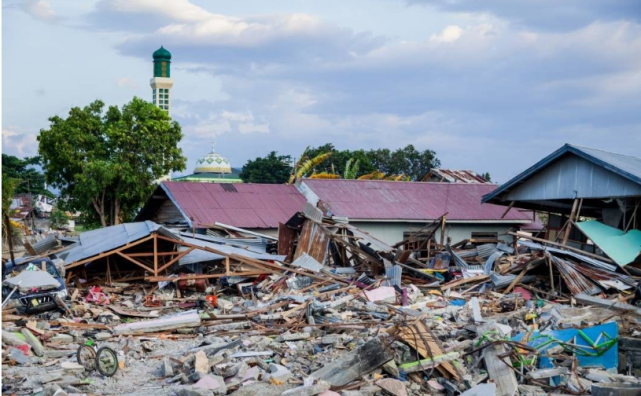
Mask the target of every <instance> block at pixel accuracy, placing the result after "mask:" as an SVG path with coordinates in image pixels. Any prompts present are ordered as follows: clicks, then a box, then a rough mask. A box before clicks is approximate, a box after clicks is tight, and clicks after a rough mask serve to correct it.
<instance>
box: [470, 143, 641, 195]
mask: <svg viewBox="0 0 641 396" xmlns="http://www.w3.org/2000/svg"><path fill="white" fill-rule="evenodd" d="M566 154H574V155H576V156H578V157H580V158H583V159H585V160H587V161H590V162H591V163H593V164H595V165H598V166H600V167H602V168H604V169H607V170H609V171H611V172H614V173H616V174H618V175H620V176H622V177H624V178H625V179H628V180H630V181H632V182H634V183H637V184H641V158H639V157H633V156H631V155H623V154H617V153H611V152H608V151H604V150H599V149H594V148H589V147H582V146H576V145H572V144H565V145H564V146H563V147H561V148H560V149H558V150H556V151H555V152H553V153H552V154H550V155H548V156H547V157H545V158H543V159H542V160H540V161H539V162H537V163H536V164H534V165H532V166H531V167H529V168H528V169H526V170H525V171H523V172H521V173H520V174H519V175H517V176H515V177H513V178H512V179H510V180H509V181H508V182H507V183H505V184H503V185H501V186H500V187H499V188H497V189H496V190H494V191H491V192H489V193H487V194H486V195H485V196H483V202H490V201H498V200H499V198H498V197H499V196H502V195H503V194H504V193H506V192H509V191H511V190H512V189H513V188H515V187H517V186H518V185H520V184H521V183H523V182H525V181H526V180H529V179H530V178H532V176H534V175H535V174H537V173H539V172H541V171H542V170H543V169H544V168H547V167H549V166H550V164H552V163H556V161H557V160H558V159H559V158H561V157H563V156H565V155H566ZM566 198H572V199H574V198H575V196H572V197H566ZM530 199H531V200H532V199H535V198H530Z"/></svg>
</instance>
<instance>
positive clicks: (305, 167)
mask: <svg viewBox="0 0 641 396" xmlns="http://www.w3.org/2000/svg"><path fill="white" fill-rule="evenodd" d="M331 155H332V152H331V151H328V152H326V153H322V154H318V155H316V156H314V157H311V159H309V160H307V161H305V162H303V163H302V164H300V166H299V167H298V169H296V175H295V176H291V177H290V178H289V183H290V184H291V183H293V182H294V180H295V179H300V178H303V177H305V176H307V175H309V174H310V173H311V172H313V171H315V168H316V166H318V165H320V164H322V163H323V162H325V160H326V159H327V158H329V157H330V156H331ZM321 173H330V174H333V173H334V168H333V167H332V166H331V164H330V170H329V171H325V172H321Z"/></svg>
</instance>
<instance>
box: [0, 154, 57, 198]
mask: <svg viewBox="0 0 641 396" xmlns="http://www.w3.org/2000/svg"><path fill="white" fill-rule="evenodd" d="M40 162H41V159H40V157H25V158H23V159H20V158H18V157H15V156H13V155H7V154H2V174H3V175H5V174H6V175H7V177H9V178H11V179H14V180H16V182H17V184H16V188H15V194H23V193H31V194H33V195H34V196H35V195H38V194H40V195H44V196H47V197H49V198H53V197H54V195H53V194H52V193H51V191H49V190H47V189H46V188H45V176H44V175H43V174H42V172H40V171H39V170H38V169H36V166H39V165H40Z"/></svg>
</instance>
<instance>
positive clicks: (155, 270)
mask: <svg viewBox="0 0 641 396" xmlns="http://www.w3.org/2000/svg"><path fill="white" fill-rule="evenodd" d="M157 235H158V234H155V233H154V276H158V237H157Z"/></svg>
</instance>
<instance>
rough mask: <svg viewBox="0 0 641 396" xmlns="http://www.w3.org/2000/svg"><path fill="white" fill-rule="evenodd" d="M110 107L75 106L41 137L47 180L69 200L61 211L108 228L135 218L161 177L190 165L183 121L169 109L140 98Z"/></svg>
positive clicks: (53, 120)
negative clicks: (182, 143)
mask: <svg viewBox="0 0 641 396" xmlns="http://www.w3.org/2000/svg"><path fill="white" fill-rule="evenodd" d="M104 108H105V105H104V103H103V102H102V101H100V100H96V101H95V102H93V103H91V104H89V105H88V106H86V107H84V108H79V107H74V108H72V109H71V110H70V111H69V115H68V116H67V118H61V117H59V116H54V117H51V118H49V121H50V123H51V124H50V126H49V129H42V130H41V131H40V135H39V136H38V141H39V152H40V155H41V157H42V164H43V168H44V171H45V176H46V181H47V182H48V183H49V184H51V185H52V186H54V187H57V188H59V189H60V192H61V195H62V196H63V197H64V198H65V199H63V200H62V201H61V203H60V209H62V210H68V211H71V212H75V211H80V212H83V214H85V215H86V216H87V219H88V220H89V221H90V222H99V223H100V225H101V226H103V227H105V226H108V225H114V224H119V223H120V222H122V221H128V220H130V219H131V218H132V217H133V216H134V215H135V213H136V211H137V210H138V209H139V208H140V207H141V206H142V205H143V204H144V202H145V200H146V199H147V198H148V196H149V195H150V194H151V193H152V191H153V190H154V188H155V181H156V180H158V179H159V178H160V177H162V176H164V175H166V174H168V173H170V172H172V171H174V172H175V171H180V170H183V169H185V164H186V158H185V157H183V155H182V150H181V149H180V148H178V142H179V141H180V139H181V138H182V136H183V135H182V132H181V128H180V125H179V124H178V123H177V122H176V121H172V120H171V118H170V117H169V115H167V113H166V112H165V111H163V110H161V109H159V108H158V107H156V106H154V105H153V104H151V103H149V102H145V101H144V100H142V99H139V98H134V99H133V100H132V101H131V102H129V103H127V104H126V105H124V106H123V107H122V109H119V108H118V107H117V106H110V107H109V108H108V109H107V110H106V111H105V110H104ZM90 214H91V215H90Z"/></svg>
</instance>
